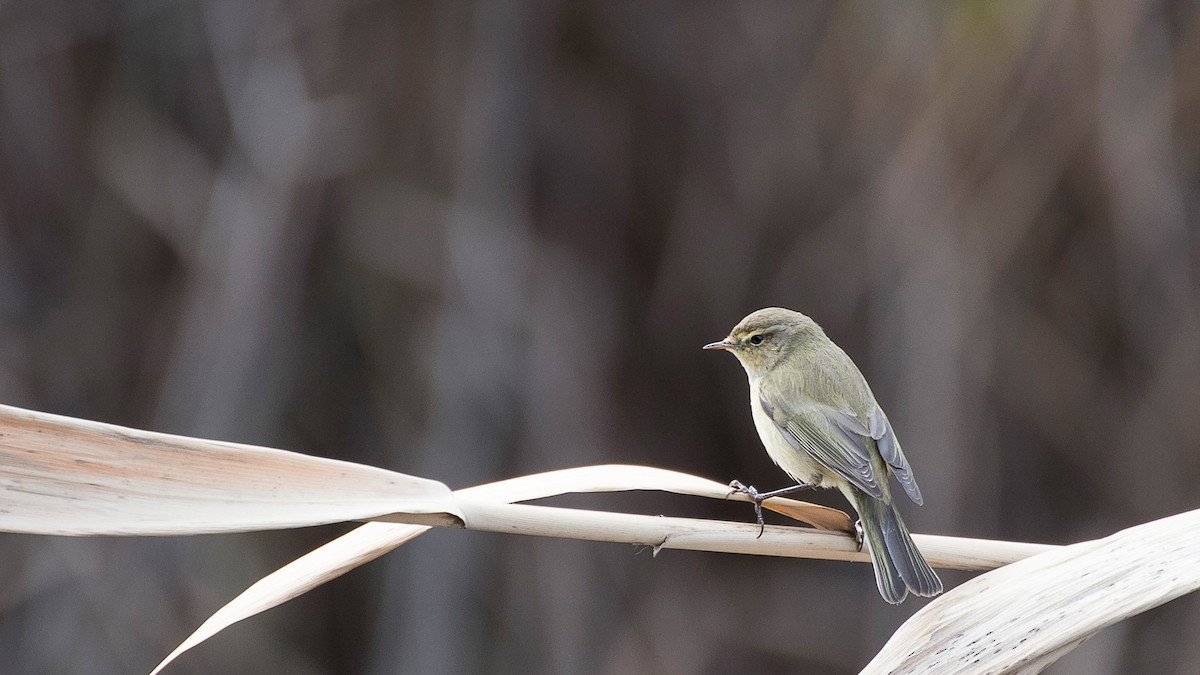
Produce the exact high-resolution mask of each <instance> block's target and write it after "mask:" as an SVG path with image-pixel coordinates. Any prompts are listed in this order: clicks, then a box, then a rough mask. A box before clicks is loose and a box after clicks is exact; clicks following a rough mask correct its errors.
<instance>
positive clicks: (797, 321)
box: [704, 307, 823, 378]
mask: <svg viewBox="0 0 1200 675" xmlns="http://www.w3.org/2000/svg"><path fill="white" fill-rule="evenodd" d="M822 334H823V332H822V331H821V327H820V326H818V325H817V322H815V321H813V320H812V319H810V318H808V317H807V316H805V315H803V314H801V313H800V312H793V311H792V310H790V309H783V308H782V307H768V308H766V309H760V310H758V311H757V312H754V313H753V314H750V315H749V316H747V317H746V318H744V319H742V320H741V321H739V322H738V325H736V326H734V327H733V330H731V331H729V336H728V337H726V338H725V339H724V340H720V341H719V342H712V343H709V344H706V345H704V348H705V349H724V350H725V351H727V352H731V353H732V354H733V355H734V356H736V357H737V358H738V361H741V362H742V367H743V368H745V369H746V373H747V374H748V375H749V376H750V377H751V378H756V377H762V376H763V375H765V374H766V373H768V372H770V371H771V369H772V368H774V367H775V366H776V365H778V364H779V363H781V362H782V361H784V360H786V359H787V357H788V356H789V355H791V354H792V353H793V352H794V351H795V350H796V349H799V348H800V347H801V346H803V345H805V344H808V343H809V341H810V340H811V339H812V338H815V337H818V336H820V335H822Z"/></svg>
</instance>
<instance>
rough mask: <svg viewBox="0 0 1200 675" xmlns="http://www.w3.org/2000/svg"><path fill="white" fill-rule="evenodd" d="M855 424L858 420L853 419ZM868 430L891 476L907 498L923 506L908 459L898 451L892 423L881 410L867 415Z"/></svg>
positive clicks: (875, 408)
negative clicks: (897, 482)
mask: <svg viewBox="0 0 1200 675" xmlns="http://www.w3.org/2000/svg"><path fill="white" fill-rule="evenodd" d="M853 419H854V421H855V422H856V423H858V424H859V425H860V426H861V422H858V418H857V417H855V418H853ZM867 422H868V424H869V429H867V432H868V433H869V434H870V436H871V438H874V439H875V445H876V447H878V448H879V454H880V456H882V457H883V461H885V462H887V463H888V466H890V467H892V475H894V476H895V477H896V480H897V481H899V482H900V487H902V488H904V492H906V493H907V494H908V498H909V499H911V500H913V501H914V502H916V503H917V504H924V503H925V500H924V499H922V498H921V488H919V487H917V479H916V478H915V477H914V476H913V473H912V467H910V466H909V465H908V458H906V457H905V456H904V451H903V450H901V449H900V441H898V440H896V433H895V432H894V431H892V423H891V422H889V421H888V418H887V415H885V414H883V408H880V407H879V406H875V407H874V408H872V409H871V412H870V414H868V415H867Z"/></svg>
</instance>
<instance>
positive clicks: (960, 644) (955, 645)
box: [862, 510, 1200, 673]
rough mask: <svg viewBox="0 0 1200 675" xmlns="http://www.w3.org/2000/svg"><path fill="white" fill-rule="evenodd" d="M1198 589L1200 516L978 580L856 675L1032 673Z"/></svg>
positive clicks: (1056, 553)
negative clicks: (1105, 630)
mask: <svg viewBox="0 0 1200 675" xmlns="http://www.w3.org/2000/svg"><path fill="white" fill-rule="evenodd" d="M1198 588H1200V510H1197V511H1190V512H1187V513H1182V514H1179V515H1176V516H1171V517H1169V518H1163V519H1162V520H1156V521H1154V522H1150V523H1146V524H1144V525H1138V526H1136V527H1131V528H1129V529H1127V530H1123V531H1121V532H1118V533H1116V534H1114V535H1112V536H1109V537H1106V538H1104V539H1098V540H1095V541H1088V542H1083V543H1080V544H1074V545H1072V546H1065V547H1062V548H1058V549H1055V550H1051V551H1049V552H1046V553H1042V554H1040V555H1036V556H1033V557H1031V558H1027V559H1025V560H1022V561H1018V562H1015V563H1013V564H1011V565H1008V566H1007V567H1002V568H1000V569H998V570H995V571H993V572H989V573H987V574H984V575H982V576H979V577H976V578H975V579H972V580H971V581H968V582H967V583H965V584H963V585H961V586H959V587H958V588H956V589H954V590H953V591H950V592H948V593H946V594H945V595H943V596H942V597H940V598H938V599H936V600H934V601H933V602H931V603H930V604H928V605H926V606H925V607H924V608H923V609H922V610H921V611H919V612H917V613H916V614H914V615H913V616H912V618H910V619H909V620H908V621H906V622H905V623H904V625H902V626H901V627H900V629H899V630H898V631H896V633H895V634H894V635H893V636H892V638H891V639H890V640H889V641H888V642H887V644H886V645H884V647H883V649H882V650H880V652H879V653H878V654H877V655H876V656H875V659H874V660H872V661H871V663H870V664H868V665H867V667H866V669H865V670H863V671H862V672H863V673H888V672H922V673H950V672H962V670H961V669H962V668H963V667H964V666H966V667H969V669H970V670H971V671H972V672H995V673H1001V672H1002V673H1024V672H1031V673H1032V672H1038V671H1039V670H1040V669H1042V668H1044V667H1046V666H1048V665H1049V664H1050V663H1052V662H1053V661H1054V660H1055V659H1057V658H1059V657H1061V656H1062V655H1064V654H1066V653H1067V652H1069V651H1070V649H1071V648H1072V647H1074V646H1075V645H1078V644H1079V643H1081V642H1082V641H1083V640H1085V639H1086V638H1088V637H1090V636H1091V635H1093V634H1095V633H1096V632H1097V631H1099V630H1100V629H1102V628H1104V627H1105V626H1108V625H1111V624H1113V623H1116V622H1118V621H1120V620H1122V619H1125V618H1127V617H1130V616H1133V615H1135V614H1138V613H1141V612H1144V611H1146V610H1147V609H1150V608H1152V607H1156V606H1158V605H1161V604H1163V603H1165V602H1168V601H1170V600H1173V599H1175V598H1177V597H1179V596H1181V595H1184V594H1186V593H1191V592H1193V591H1195V590H1197V589H1198Z"/></svg>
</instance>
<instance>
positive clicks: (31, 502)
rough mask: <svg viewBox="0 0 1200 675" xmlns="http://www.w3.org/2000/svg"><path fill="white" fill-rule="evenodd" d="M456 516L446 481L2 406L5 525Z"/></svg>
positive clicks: (121, 529)
mask: <svg viewBox="0 0 1200 675" xmlns="http://www.w3.org/2000/svg"><path fill="white" fill-rule="evenodd" d="M395 512H408V513H424V514H439V513H448V514H455V517H457V513H456V511H455V508H454V505H453V497H452V496H451V493H450V490H449V488H447V487H446V486H445V485H443V484H441V483H438V482H436V481H431V480H426V479H424V478H416V477H413V476H406V475H404V474H399V473H395V472H392V471H386V470H384V469H378V468H375V467H370V466H363V465H361V464H354V463H351V462H343V461H338V460H333V459H324V458H320V457H311V456H308V455H302V454H299V453H294V452H287V451H284V450H275V449H272V448H260V447H254V446H249V445H239V444H236V443H224V442H220V441H208V440H201V439H196V438H187V437H183V436H172V435H169V434H160V433H155V432H150V431H141V430H137V429H128V428H125V427H119V426H115V425H111V424H103V423H100V422H91V421H86V420H79V419H74V418H71V417H63V416H60V415H51V414H47V413H41V412H34V411H29V410H22V409H20V408H14V407H10V406H2V405H0V530H3V531H8V532H25V533H31V534H57V535H175V534H201V533H212V532H239V531H249V530H267V529H281V528H290V527H302V526H308V525H318V524H323V523H334V522H343V521H347V520H368V519H371V518H374V517H376V516H380V515H384V514H389V513H395Z"/></svg>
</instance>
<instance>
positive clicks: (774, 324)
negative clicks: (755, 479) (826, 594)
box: [704, 307, 942, 604]
mask: <svg viewBox="0 0 1200 675" xmlns="http://www.w3.org/2000/svg"><path fill="white" fill-rule="evenodd" d="M704 348H705V349H724V350H726V351H729V352H732V353H733V355H734V356H736V357H737V358H738V361H741V363H742V367H743V368H745V369H746V375H747V376H749V378H750V409H751V412H752V414H753V415H754V426H755V428H756V429H758V435H759V437H760V438H762V442H763V445H765V446H766V448H767V454H768V455H770V456H771V459H772V460H774V461H775V463H776V464H778V465H779V466H780V468H782V469H783V470H784V471H786V472H787V474H788V475H789V476H791V477H792V478H793V479H795V480H796V481H798V482H799V483H800V484H799V485H797V486H795V487H791V488H784V489H783V490H775V491H774V492H767V493H759V492H758V491H757V490H755V489H754V488H753V487H745V486H742V485H741V484H740V483H738V482H736V481H734V483H733V484H732V487H734V489H736V490H739V491H742V492H746V493H747V494H749V495H750V497H751V498H753V499H754V500H755V506H756V508H757V507H759V506H760V505H761V503H762V499H766V498H769V497H772V496H778V495H781V494H786V493H789V492H794V491H796V490H799V489H802V488H806V487H836V488H837V489H839V490H841V492H842V494H843V495H845V496H846V499H847V500H849V501H850V504H851V505H853V506H854V510H855V511H857V512H858V516H859V522H860V523H861V525H860V526H861V528H862V534H863V539H864V540H865V542H866V544H867V549H868V551H869V553H870V554H871V559H872V561H873V562H874V563H875V580H876V582H877V583H878V585H879V594H880V595H882V596H883V599H884V600H886V601H888V602H890V603H892V604H896V603H899V602H901V601H903V600H904V598H905V597H906V596H907V595H908V593H909V591H911V592H913V593H914V594H916V595H921V596H925V597H929V596H933V595H937V594H938V593H941V592H942V581H941V579H939V578H938V576H937V574H935V573H934V571H933V569H932V568H930V567H929V563H927V562H925V558H923V557H922V556H921V552H920V551H918V550H917V547H916V545H915V544H914V543H913V540H912V536H911V535H909V533H908V528H907V527H905V526H904V521H903V520H901V518H900V513H899V512H898V511H897V510H896V505H895V504H894V503H893V501H892V492H891V489H890V485H889V481H888V477H889V476H892V477H895V479H896V481H897V482H899V483H900V486H901V487H902V488H904V492H905V493H907V494H908V496H909V498H910V499H912V500H913V501H914V502H916V503H917V504H921V503H922V501H923V500H922V499H921V490H920V489H919V488H918V487H917V481H916V480H915V479H914V478H913V473H912V468H911V467H909V465H908V460H907V459H905V457H904V453H903V452H902V451H901V450H900V442H899V441H897V440H896V434H895V433H894V432H893V431H892V425H891V424H890V423H889V422H888V418H887V415H884V414H883V410H882V409H881V408H880V407H879V404H878V403H876V402H875V396H874V395H873V394H872V393H871V388H870V387H869V386H867V381H866V379H864V378H863V376H862V373H861V372H859V370H858V367H857V366H855V365H854V362H853V361H851V360H850V357H849V356H847V355H846V352H844V351H842V350H841V348H839V347H838V346H837V345H835V344H834V343H833V341H832V340H830V339H829V338H828V337H826V335H825V331H823V330H821V327H820V326H818V325H817V323H816V322H815V321H813V320H812V319H810V318H808V317H807V316H805V315H803V314H801V313H799V312H793V311H792V310H789V309H782V308H779V307H769V308H767V309H760V310H758V311H757V312H754V313H753V314H751V315H750V316H747V317H746V318H744V319H742V320H741V322H740V323H738V325H736V326H734V327H733V330H732V331H730V333H729V337H727V338H725V339H724V340H721V341H720V342H713V343H711V344H708V345H705V346H704ZM757 510H758V513H759V520H760V522H761V518H762V515H761V513H762V512H761V508H758V509H757Z"/></svg>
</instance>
